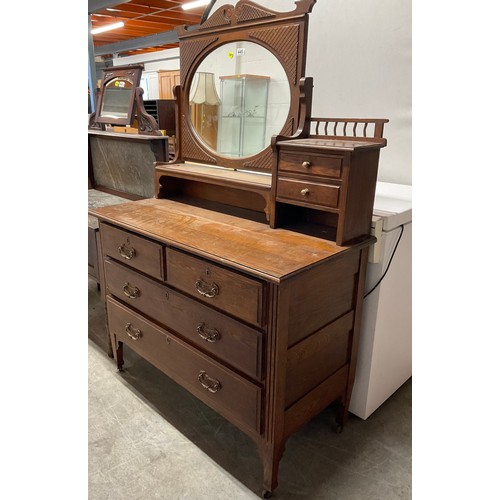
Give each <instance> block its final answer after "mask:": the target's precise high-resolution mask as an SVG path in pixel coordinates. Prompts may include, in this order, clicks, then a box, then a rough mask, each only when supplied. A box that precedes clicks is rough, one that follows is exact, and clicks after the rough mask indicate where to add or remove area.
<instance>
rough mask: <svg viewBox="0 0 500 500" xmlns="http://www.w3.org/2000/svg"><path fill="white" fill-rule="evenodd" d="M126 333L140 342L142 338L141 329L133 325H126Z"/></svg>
mask: <svg viewBox="0 0 500 500" xmlns="http://www.w3.org/2000/svg"><path fill="white" fill-rule="evenodd" d="M125 333H126V334H127V335H128V336H129V337H130V338H131V339H132V340H139V339H140V338H141V337H142V332H141V330H139V328H136V327H135V326H132V323H127V324H126V325H125Z"/></svg>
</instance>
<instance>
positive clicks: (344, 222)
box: [337, 149, 380, 245]
mask: <svg viewBox="0 0 500 500" xmlns="http://www.w3.org/2000/svg"><path fill="white" fill-rule="evenodd" d="M379 156H380V150H379V149H374V150H369V151H356V152H355V153H353V154H352V156H351V164H350V166H349V168H348V169H346V174H348V176H349V179H348V181H346V183H347V186H346V185H345V184H346V183H345V184H344V187H346V188H347V189H345V200H343V205H344V206H343V209H342V211H341V213H340V216H339V226H338V232H337V244H338V245H344V244H345V243H347V242H348V241H350V240H352V239H354V238H356V237H358V236H362V235H367V234H370V228H371V221H372V214H373V202H374V199H375V188H376V184H377V172H378V160H379Z"/></svg>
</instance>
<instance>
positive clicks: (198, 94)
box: [189, 72, 220, 149]
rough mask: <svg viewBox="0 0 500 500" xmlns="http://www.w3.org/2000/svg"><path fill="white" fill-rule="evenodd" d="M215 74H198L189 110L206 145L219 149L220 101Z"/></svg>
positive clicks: (195, 77) (195, 78)
mask: <svg viewBox="0 0 500 500" xmlns="http://www.w3.org/2000/svg"><path fill="white" fill-rule="evenodd" d="M214 76H215V75H214V74H213V73H203V72H197V73H196V74H195V75H194V80H193V83H192V84H191V92H190V95H189V109H190V112H191V120H192V122H193V126H194V128H195V129H196V131H197V132H198V134H199V135H200V137H203V140H204V141H205V142H206V144H207V145H208V146H209V147H210V148H212V149H216V148H217V130H218V114H219V105H220V99H219V96H218V94H217V90H215V78H214Z"/></svg>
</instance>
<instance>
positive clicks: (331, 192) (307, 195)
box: [277, 178, 340, 208]
mask: <svg viewBox="0 0 500 500" xmlns="http://www.w3.org/2000/svg"><path fill="white" fill-rule="evenodd" d="M277 198H278V199H279V198H287V199H291V200H296V201H300V202H303V203H307V204H312V205H321V206H324V207H329V208H337V207H338V204H339V198H340V186H335V185H332V184H319V183H317V182H304V181H298V180H294V179H285V178H279V179H278V190H277Z"/></svg>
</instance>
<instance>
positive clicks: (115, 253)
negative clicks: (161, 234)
mask: <svg viewBox="0 0 500 500" xmlns="http://www.w3.org/2000/svg"><path fill="white" fill-rule="evenodd" d="M99 231H100V233H101V240H102V248H103V252H104V255H109V256H110V257H113V258H114V259H116V260H119V261H121V262H123V263H125V264H127V265H129V266H131V267H134V268H135V269H139V270H140V271H143V272H144V273H146V274H149V275H150V276H153V277H154V278H159V279H161V280H163V279H165V272H164V260H165V259H164V247H163V246H162V245H161V244H160V243H156V242H154V241H151V240H148V239H146V238H143V237H142V236H139V235H136V234H133V233H129V232H128V231H124V230H123V229H118V228H116V227H113V226H109V225H107V224H101V226H100V228H99Z"/></svg>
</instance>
